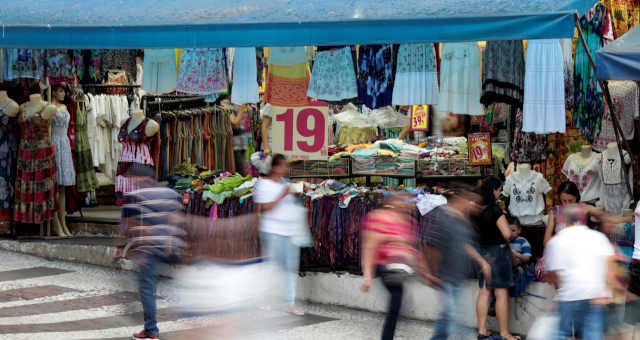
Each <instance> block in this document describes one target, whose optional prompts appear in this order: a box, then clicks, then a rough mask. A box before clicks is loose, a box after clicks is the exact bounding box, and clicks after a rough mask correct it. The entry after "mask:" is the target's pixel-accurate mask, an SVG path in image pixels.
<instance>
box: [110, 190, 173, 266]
mask: <svg viewBox="0 0 640 340" xmlns="http://www.w3.org/2000/svg"><path fill="white" fill-rule="evenodd" d="M124 198H125V200H126V202H127V203H126V204H125V205H124V206H123V207H122V224H121V227H120V229H121V230H120V231H121V233H122V234H123V235H125V236H126V237H127V250H126V251H127V252H128V255H130V257H133V256H134V255H140V254H152V255H159V256H169V255H179V254H180V253H181V252H182V250H183V249H184V247H185V243H184V241H183V240H182V237H183V236H184V230H183V229H182V228H180V227H179V226H177V225H176V224H177V223H178V220H177V218H176V216H178V214H177V213H181V212H182V211H183V209H184V206H183V204H182V197H181V196H180V194H178V193H177V192H176V191H174V190H172V189H169V188H167V187H163V186H152V187H146V188H143V189H139V190H135V191H132V192H130V193H126V194H125V196H124Z"/></svg>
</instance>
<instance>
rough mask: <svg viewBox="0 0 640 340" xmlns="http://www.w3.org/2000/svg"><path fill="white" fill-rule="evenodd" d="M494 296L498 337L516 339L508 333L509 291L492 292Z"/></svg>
mask: <svg viewBox="0 0 640 340" xmlns="http://www.w3.org/2000/svg"><path fill="white" fill-rule="evenodd" d="M494 294H495V295H496V316H497V317H498V327H499V328H500V336H501V337H503V338H505V339H507V340H513V339H516V338H515V337H514V336H513V335H511V333H510V332H509V291H508V290H507V289H506V288H499V289H495V290H494Z"/></svg>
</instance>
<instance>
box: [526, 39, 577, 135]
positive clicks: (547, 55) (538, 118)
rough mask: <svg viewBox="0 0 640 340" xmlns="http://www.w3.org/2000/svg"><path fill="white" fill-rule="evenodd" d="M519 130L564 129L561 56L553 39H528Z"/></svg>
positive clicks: (548, 131) (549, 130) (556, 130)
mask: <svg viewBox="0 0 640 340" xmlns="http://www.w3.org/2000/svg"><path fill="white" fill-rule="evenodd" d="M526 65H527V67H526V72H525V76H524V104H523V112H522V114H523V124H522V131H524V132H535V133H538V134H547V133H554V132H560V133H564V132H565V131H566V125H567V124H566V111H565V98H564V96H565V82H564V67H563V65H564V56H563V54H562V48H561V47H560V42H559V41H558V40H557V39H542V40H529V45H528V46H527V60H526Z"/></svg>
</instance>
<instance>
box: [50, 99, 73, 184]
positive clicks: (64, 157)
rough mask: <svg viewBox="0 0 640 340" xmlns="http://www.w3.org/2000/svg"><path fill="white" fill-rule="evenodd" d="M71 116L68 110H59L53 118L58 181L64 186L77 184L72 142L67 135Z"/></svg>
mask: <svg viewBox="0 0 640 340" xmlns="http://www.w3.org/2000/svg"><path fill="white" fill-rule="evenodd" d="M70 118H71V116H70V115H69V112H68V111H67V110H64V111H61V110H58V112H56V115H55V117H54V118H53V128H52V139H53V147H54V151H55V155H56V171H57V172H56V181H57V183H58V185H63V186H71V185H75V184H76V175H75V171H74V170H73V158H72V156H71V144H70V143H69V137H68V136H67V132H68V130H69V120H70Z"/></svg>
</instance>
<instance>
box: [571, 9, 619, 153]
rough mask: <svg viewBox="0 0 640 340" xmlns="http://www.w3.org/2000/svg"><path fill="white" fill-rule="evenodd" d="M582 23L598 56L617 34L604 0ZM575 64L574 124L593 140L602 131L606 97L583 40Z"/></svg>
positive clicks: (579, 42) (591, 47)
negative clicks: (612, 30)
mask: <svg viewBox="0 0 640 340" xmlns="http://www.w3.org/2000/svg"><path fill="white" fill-rule="evenodd" d="M580 26H581V27H582V31H583V32H584V38H585V40H586V42H587V48H588V49H589V51H590V52H591V55H592V56H595V55H596V51H598V50H599V49H600V48H601V47H602V46H603V44H602V43H603V41H606V40H608V39H612V38H613V35H612V32H611V21H610V17H609V10H608V9H607V7H606V6H604V5H602V4H597V5H596V7H594V8H592V9H591V10H589V12H587V13H586V14H585V15H584V16H583V17H582V18H580ZM574 66H575V72H574V83H575V89H576V91H575V97H574V106H573V107H574V112H573V125H574V126H575V127H576V128H577V129H578V130H580V131H581V132H582V134H583V135H584V136H585V137H586V138H587V140H588V141H589V142H590V143H592V142H593V140H594V138H595V137H596V136H597V135H598V134H599V133H600V123H601V118H602V113H603V112H604V101H603V96H602V89H601V88H600V85H599V84H598V81H597V79H596V74H595V71H594V70H593V67H591V64H590V62H589V57H588V55H587V52H586V51H585V49H584V46H583V45H582V41H580V40H579V41H578V46H577V47H576V58H575V65H574Z"/></svg>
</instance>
